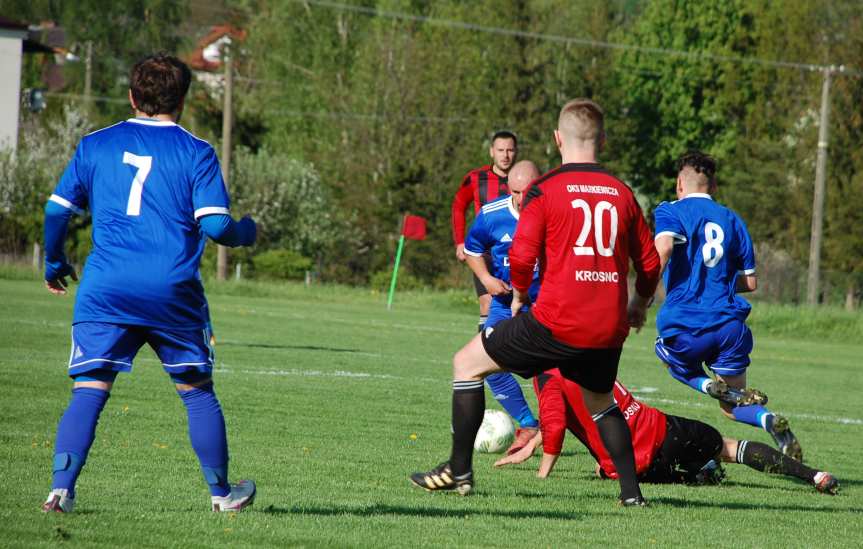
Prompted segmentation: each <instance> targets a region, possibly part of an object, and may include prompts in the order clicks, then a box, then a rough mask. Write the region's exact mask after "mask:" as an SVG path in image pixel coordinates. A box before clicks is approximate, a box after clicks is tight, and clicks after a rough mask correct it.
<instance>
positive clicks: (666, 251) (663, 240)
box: [653, 234, 674, 273]
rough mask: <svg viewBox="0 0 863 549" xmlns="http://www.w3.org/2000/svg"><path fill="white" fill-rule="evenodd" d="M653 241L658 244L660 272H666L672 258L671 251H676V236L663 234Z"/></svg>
mask: <svg viewBox="0 0 863 549" xmlns="http://www.w3.org/2000/svg"><path fill="white" fill-rule="evenodd" d="M653 243H654V245H655V246H656V252H657V253H658V254H659V272H660V273H664V272H665V267H666V265H668V260H669V259H671V252H673V251H674V237H672V236H671V235H667V234H661V235H658V236H657V237H656V239H654V241H653Z"/></svg>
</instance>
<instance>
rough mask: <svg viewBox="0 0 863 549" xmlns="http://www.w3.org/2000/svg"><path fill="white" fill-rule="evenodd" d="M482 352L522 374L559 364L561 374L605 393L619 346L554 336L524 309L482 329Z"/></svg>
mask: <svg viewBox="0 0 863 549" xmlns="http://www.w3.org/2000/svg"><path fill="white" fill-rule="evenodd" d="M482 345H483V347H485V352H486V353H488V356H490V357H491V359H492V360H494V361H495V362H496V363H497V365H498V366H500V367H501V368H503V369H504V370H506V371H507V372H512V373H514V374H518V375H520V376H521V377H524V378H530V377H533V376H535V375H537V374H539V373H540V372H544V371H546V370H550V369H552V368H559V369H560V373H561V375H562V376H563V377H565V378H566V379H568V380H570V381H574V382H575V383H578V384H579V385H580V386H582V387H584V388H585V389H587V390H589V391H593V392H595V393H609V392H611V390H612V388H614V380H615V378H617V365H618V363H619V362H620V352H621V349H619V348H617V349H580V348H576V347H571V346H569V345H567V344H565V343H561V342H560V341H558V340H556V339H554V337H552V335H551V330H549V329H548V328H546V327H545V326H543V325H542V324H541V323H540V322H539V321H538V320H537V319H536V318H534V316H533V313H532V312H530V311H528V312H526V313H522V314H520V315H517V316H515V317H513V318H509V319H507V320H502V321H501V322H498V323H497V324H496V325H495V326H494V328H490V329H487V330H484V331H483V332H482Z"/></svg>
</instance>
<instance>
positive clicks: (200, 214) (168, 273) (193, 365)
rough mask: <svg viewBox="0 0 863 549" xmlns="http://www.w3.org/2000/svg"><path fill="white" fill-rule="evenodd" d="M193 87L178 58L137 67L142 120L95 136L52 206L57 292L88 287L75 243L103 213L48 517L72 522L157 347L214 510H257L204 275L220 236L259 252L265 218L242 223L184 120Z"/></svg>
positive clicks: (51, 264) (50, 239) (134, 98)
mask: <svg viewBox="0 0 863 549" xmlns="http://www.w3.org/2000/svg"><path fill="white" fill-rule="evenodd" d="M190 82H191V73H190V71H189V68H188V67H187V66H186V65H185V64H183V63H182V62H181V61H180V60H179V59H177V58H176V57H171V56H166V55H155V56H151V57H148V58H146V59H144V60H142V61H140V62H139V63H138V64H136V65H135V66H134V68H133V69H132V72H131V77H130V90H129V100H130V102H131V105H132V109H133V110H134V113H135V117H134V118H131V119H129V120H127V121H125V122H120V123H118V124H115V125H113V126H110V127H108V128H105V129H102V130H99V131H96V132H94V133H91V134H89V135H87V136H85V137H84V138H83V139H82V140H81V142H80V143H79V144H78V148H77V150H76V151H75V155H74V156H73V158H72V160H71V161H70V162H69V165H68V166H67V167H66V171H65V172H64V173H63V175H62V177H61V179H60V182H59V183H58V184H57V187H56V189H55V190H54V194H52V195H51V197H50V199H49V201H48V203H47V205H46V206H45V284H46V286H47V288H48V290H49V291H51V292H52V293H54V294H65V293H66V284H67V283H66V277H71V278H72V279H73V280H77V278H76V274H75V271H74V269H73V268H72V266H71V265H69V263H68V262H67V261H66V257H65V255H64V253H63V241H64V239H65V235H66V228H67V225H68V222H69V218H70V217H71V216H72V214H75V213H78V214H80V213H83V211H84V210H89V211H90V214H91V215H92V221H93V250H92V252H91V253H90V255H89V256H88V257H87V263H86V267H85V268H84V276H83V278H82V280H81V285H80V288H79V289H78V293H77V297H76V301H75V312H74V318H73V320H72V352H71V355H70V357H69V368H68V374H69V375H70V376H71V377H72V379H73V382H74V384H73V389H72V398H71V400H70V402H69V405H68V407H67V408H66V411H65V413H64V414H63V417H62V418H61V419H60V423H59V425H58V427H57V439H56V441H55V449H54V462H53V467H52V470H53V481H52V485H51V492H50V493H49V494H48V499H47V501H46V502H45V503H44V504H43V505H42V510H43V511H45V512H50V511H55V512H63V513H67V512H71V511H72V509H73V506H74V503H75V482H76V480H77V478H78V475H79V474H80V472H81V469H82V467H83V466H84V463H85V462H86V460H87V454H88V452H89V450H90V447H91V445H92V444H93V440H94V438H95V433H96V424H97V422H98V420H99V415H100V413H101V412H102V409H103V408H104V406H105V403H106V402H107V400H108V397H109V395H110V391H111V387H112V385H113V383H114V380H115V378H116V377H117V374H118V372H128V371H130V370H131V368H132V361H133V359H134V357H135V355H136V354H137V352H138V350H139V349H140V348H141V347H142V346H143V345H144V344H145V343H146V344H148V345H150V347H152V348H153V350H154V351H155V352H156V355H157V356H158V357H159V360H160V361H161V362H162V365H163V367H164V369H165V371H166V372H167V373H168V375H169V376H170V377H171V379H172V380H173V382H174V384H175V386H176V389H177V393H178V394H179V396H180V398H181V399H182V401H183V404H184V405H185V407H186V410H187V412H188V425H189V438H190V439H191V442H192V448H193V449H194V451H195V453H196V454H197V456H198V460H199V461H200V465H201V469H202V471H203V474H204V479H205V480H206V482H207V484H208V485H209V489H210V495H211V504H212V509H213V510H214V511H239V510H241V509H243V508H244V507H246V506H247V505H250V504H251V503H252V502H253V501H254V497H255V493H256V489H255V483H254V482H252V481H241V482H240V483H238V484H229V483H228V444H227V438H226V434H225V420H224V417H223V415H222V410H221V407H220V405H219V401H218V400H217V399H216V394H215V392H214V389H213V381H212V368H213V350H212V348H211V347H210V346H209V333H208V331H209V330H208V329H207V325H208V321H209V314H208V312H207V300H206V298H205V297H204V288H203V286H202V284H201V277H200V273H199V271H198V269H199V264H200V260H201V254H202V253H203V251H204V244H205V242H206V238H207V237H210V238H211V239H213V240H215V241H216V242H219V243H221V244H224V245H227V246H249V245H252V244H253V243H254V241H255V236H256V227H255V223H254V221H252V219H251V218H248V217H246V218H243V219H242V220H241V221H239V222H235V221H234V220H233V219H232V218H231V216H230V212H229V205H230V201H229V198H228V193H227V190H226V189H225V184H224V181H223V180H222V175H221V171H220V169H219V161H218V159H217V158H216V153H215V151H214V150H213V147H212V146H210V145H209V144H208V143H207V142H205V141H203V140H201V139H198V138H197V137H195V136H194V135H192V134H190V133H189V132H187V131H186V130H184V129H183V128H182V127H181V126H179V125H178V124H177V121H178V120H179V118H180V115H181V113H182V111H183V101H184V98H185V96H186V92H187V91H188V89H189V84H190Z"/></svg>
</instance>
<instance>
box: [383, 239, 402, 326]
mask: <svg viewBox="0 0 863 549" xmlns="http://www.w3.org/2000/svg"><path fill="white" fill-rule="evenodd" d="M404 246H405V235H404V234H402V235H401V236H400V237H399V247H398V250H397V251H396V263H395V266H394V267H393V277H392V279H391V280H390V295H389V297H387V310H390V309H392V308H393V294H394V293H395V292H396V279H397V278H398V276H399V262H400V261H401V260H402V248H404Z"/></svg>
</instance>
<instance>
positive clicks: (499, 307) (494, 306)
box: [483, 299, 530, 328]
mask: <svg viewBox="0 0 863 549" xmlns="http://www.w3.org/2000/svg"><path fill="white" fill-rule="evenodd" d="M529 308H530V307H529V306H527V305H525V306H524V307H522V312H527V310H528V309H529ZM507 318H512V310H511V309H510V308H509V305H504V304H503V303H501V302H500V301H498V300H496V299H493V300H492V302H491V307H489V308H488V318H487V319H486V321H485V324H483V327H484V328H492V327H494V325H495V324H497V323H498V322H500V321H501V320H506V319H507Z"/></svg>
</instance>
